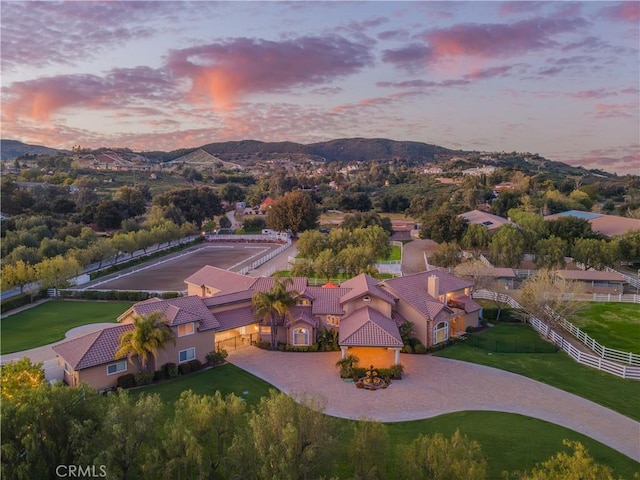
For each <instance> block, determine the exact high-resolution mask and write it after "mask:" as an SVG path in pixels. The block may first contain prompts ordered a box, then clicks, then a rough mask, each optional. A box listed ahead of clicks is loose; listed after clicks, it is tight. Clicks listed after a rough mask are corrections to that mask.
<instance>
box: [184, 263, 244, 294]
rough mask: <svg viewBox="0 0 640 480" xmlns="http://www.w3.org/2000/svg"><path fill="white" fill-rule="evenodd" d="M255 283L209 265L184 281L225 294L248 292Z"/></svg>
mask: <svg viewBox="0 0 640 480" xmlns="http://www.w3.org/2000/svg"><path fill="white" fill-rule="evenodd" d="M255 281H256V279H255V278H252V277H247V276H245V275H241V274H240V273H235V272H230V271H229V270H225V269H223V268H218V267H213V266H211V265H206V266H204V267H202V268H201V269H200V270H198V271H197V272H195V273H194V274H192V275H190V276H189V277H187V278H186V279H185V283H189V284H192V285H196V286H198V287H199V286H202V285H204V286H206V287H211V288H215V289H216V290H219V291H221V292H223V293H225V294H228V293H235V292H240V291H242V290H248V289H249V288H251V285H253V283H254V282H255Z"/></svg>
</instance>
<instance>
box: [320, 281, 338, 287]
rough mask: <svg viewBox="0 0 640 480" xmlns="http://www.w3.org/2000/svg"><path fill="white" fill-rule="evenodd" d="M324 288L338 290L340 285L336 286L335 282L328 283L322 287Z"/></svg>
mask: <svg viewBox="0 0 640 480" xmlns="http://www.w3.org/2000/svg"><path fill="white" fill-rule="evenodd" d="M322 288H338V285H336V284H335V283H333V282H327V283H325V284H324V285H322Z"/></svg>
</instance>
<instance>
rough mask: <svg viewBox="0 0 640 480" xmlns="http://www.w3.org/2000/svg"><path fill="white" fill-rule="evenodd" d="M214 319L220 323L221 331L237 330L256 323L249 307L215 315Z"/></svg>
mask: <svg viewBox="0 0 640 480" xmlns="http://www.w3.org/2000/svg"><path fill="white" fill-rule="evenodd" d="M216 318H217V319H218V322H220V329H221V330H229V329H231V328H239V327H244V326H247V325H251V324H253V323H256V322H257V320H256V319H255V318H254V316H253V310H252V308H251V306H246V307H240V308H232V309H231V310H225V311H224V312H218V313H216Z"/></svg>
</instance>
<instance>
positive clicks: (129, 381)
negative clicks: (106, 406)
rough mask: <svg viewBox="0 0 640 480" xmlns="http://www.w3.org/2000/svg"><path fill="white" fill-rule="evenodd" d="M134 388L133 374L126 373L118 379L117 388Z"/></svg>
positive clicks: (134, 379) (134, 378)
mask: <svg viewBox="0 0 640 480" xmlns="http://www.w3.org/2000/svg"><path fill="white" fill-rule="evenodd" d="M135 386H136V377H135V375H134V374H133V373H127V374H125V375H120V376H119V377H118V388H132V387H135Z"/></svg>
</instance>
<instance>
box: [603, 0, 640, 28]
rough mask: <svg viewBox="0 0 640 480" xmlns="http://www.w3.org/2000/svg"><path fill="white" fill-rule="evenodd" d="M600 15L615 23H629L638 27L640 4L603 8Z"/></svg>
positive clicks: (623, 4) (633, 3)
mask: <svg viewBox="0 0 640 480" xmlns="http://www.w3.org/2000/svg"><path fill="white" fill-rule="evenodd" d="M598 15H599V16H604V17H606V18H609V19H611V20H614V21H621V22H629V23H634V24H636V25H637V24H638V22H639V21H640V3H639V2H637V1H633V2H620V3H618V4H616V5H612V6H607V7H604V8H602V9H601V10H600V11H599V12H598Z"/></svg>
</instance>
